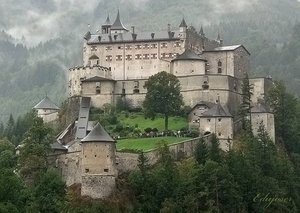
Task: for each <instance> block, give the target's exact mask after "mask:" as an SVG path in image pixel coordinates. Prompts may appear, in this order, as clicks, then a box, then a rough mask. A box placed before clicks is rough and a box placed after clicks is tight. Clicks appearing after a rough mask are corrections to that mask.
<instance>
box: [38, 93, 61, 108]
mask: <svg viewBox="0 0 300 213" xmlns="http://www.w3.org/2000/svg"><path fill="white" fill-rule="evenodd" d="M33 109H55V110H59V107H58V106H56V105H55V104H54V103H53V102H52V101H51V100H50V99H49V98H48V97H47V96H46V97H45V98H44V99H43V100H41V101H40V102H39V103H38V104H37V105H35V106H34V107H33Z"/></svg>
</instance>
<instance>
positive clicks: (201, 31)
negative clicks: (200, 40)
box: [199, 25, 205, 36]
mask: <svg viewBox="0 0 300 213" xmlns="http://www.w3.org/2000/svg"><path fill="white" fill-rule="evenodd" d="M199 34H200V35H202V36H205V34H204V30H203V27H202V25H201V28H200V31H199Z"/></svg>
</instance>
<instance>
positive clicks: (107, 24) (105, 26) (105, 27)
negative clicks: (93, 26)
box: [101, 15, 111, 34]
mask: <svg viewBox="0 0 300 213" xmlns="http://www.w3.org/2000/svg"><path fill="white" fill-rule="evenodd" d="M110 28H111V22H110V19H109V15H107V18H106V21H105V23H104V24H103V25H102V27H101V29H102V34H109V33H110Z"/></svg>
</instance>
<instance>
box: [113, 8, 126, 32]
mask: <svg viewBox="0 0 300 213" xmlns="http://www.w3.org/2000/svg"><path fill="white" fill-rule="evenodd" d="M110 31H111V33H125V32H128V30H127V29H126V28H125V27H124V25H123V23H122V22H121V19H120V12H119V10H118V14H117V17H116V20H115V22H114V23H113V24H112V25H111V27H110Z"/></svg>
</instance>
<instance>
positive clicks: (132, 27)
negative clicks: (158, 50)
mask: <svg viewBox="0 0 300 213" xmlns="http://www.w3.org/2000/svg"><path fill="white" fill-rule="evenodd" d="M131 29H132V34H134V26H131Z"/></svg>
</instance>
